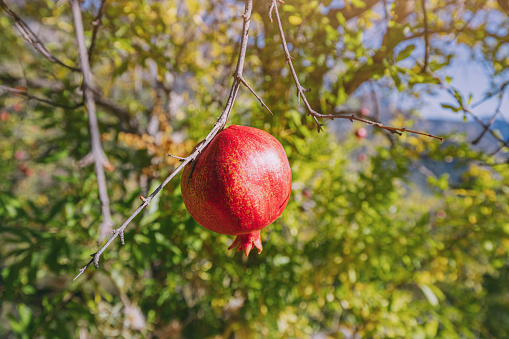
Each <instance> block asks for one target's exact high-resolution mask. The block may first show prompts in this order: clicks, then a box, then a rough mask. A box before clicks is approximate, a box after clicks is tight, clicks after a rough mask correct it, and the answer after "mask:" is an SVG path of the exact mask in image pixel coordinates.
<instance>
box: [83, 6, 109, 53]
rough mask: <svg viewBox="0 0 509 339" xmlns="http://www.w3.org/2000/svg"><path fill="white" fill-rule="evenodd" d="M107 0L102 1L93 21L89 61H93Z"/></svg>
mask: <svg viewBox="0 0 509 339" xmlns="http://www.w3.org/2000/svg"><path fill="white" fill-rule="evenodd" d="M106 1H107V0H103V1H102V2H101V7H99V12H98V13H97V16H96V17H95V19H94V21H92V26H94V28H93V30H92V40H91V42H90V46H89V47H88V62H89V63H91V62H92V52H93V51H94V47H95V39H96V38H97V32H98V31H99V27H100V26H101V23H102V17H103V13H104V6H105V5H106Z"/></svg>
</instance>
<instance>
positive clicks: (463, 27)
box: [0, 0, 509, 338]
mask: <svg viewBox="0 0 509 339" xmlns="http://www.w3.org/2000/svg"><path fill="white" fill-rule="evenodd" d="M0 7H1V8H2V10H3V12H2V13H3V14H2V16H0V45H1V46H2V53H1V54H0V82H1V83H0V107H1V109H0V110H1V112H0V120H1V124H0V126H1V127H0V128H1V130H2V134H1V135H2V138H1V139H0V165H1V166H2V168H3V173H4V176H3V177H4V178H5V179H4V180H2V181H0V201H1V204H0V216H1V220H2V223H1V225H0V232H1V234H2V236H1V237H0V256H1V257H2V258H3V260H2V263H1V264H0V269H1V275H0V277H1V280H0V295H1V300H2V304H1V313H0V335H2V337H16V336H17V337H48V338H53V337H77V336H80V337H84V338H85V337H102V336H122V337H145V336H154V337H164V338H166V337H200V338H202V337H214V336H218V337H224V338H230V337H240V338H244V337H274V338H280V337H309V336H311V335H316V334H323V335H330V336H332V337H345V338H354V337H356V336H359V337H375V338H381V337H444V338H454V337H486V338H489V337H494V338H503V337H507V336H508V334H509V333H508V332H509V326H508V325H507V324H509V322H508V318H509V309H508V305H507V302H506V300H507V293H508V289H507V287H506V284H505V283H504V282H505V280H504V279H505V277H506V276H507V274H508V266H507V263H508V261H507V255H508V252H507V250H508V247H509V226H508V225H509V224H508V223H507V220H509V219H508V198H507V197H508V194H507V193H508V181H509V172H508V167H507V165H506V164H504V162H505V161H506V160H507V153H506V152H507V147H506V146H505V145H506V140H507V135H505V134H504V129H503V128H502V127H503V126H505V125H504V124H502V125H500V123H504V120H502V118H503V117H504V115H503V110H504V109H506V106H505V105H504V101H503V100H504V93H505V88H506V85H507V83H508V79H507V71H506V69H507V60H508V50H507V40H508V37H509V36H508V31H507V27H509V19H508V12H507V9H506V8H505V7H504V6H503V5H501V4H499V3H498V2H497V1H475V0H474V1H462V2H458V1H441V0H427V1H390V0H387V1H370V0H366V1H359V0H355V1H353V0H350V1H345V2H344V3H339V2H337V1H305V0H294V1H288V3H287V4H284V5H281V6H279V7H278V10H279V14H280V15H281V23H282V26H283V29H284V33H285V36H286V39H287V42H288V48H289V53H290V54H291V56H292V57H293V58H294V60H292V62H293V65H294V67H295V69H296V71H297V75H298V79H299V81H300V83H301V84H302V86H304V87H306V88H311V89H312V91H311V92H306V93H305V95H306V98H307V101H308V103H309V105H310V107H312V108H313V109H314V110H316V112H321V113H323V114H341V113H347V114H350V115H351V114H353V115H354V117H356V118H359V119H368V120H373V121H379V122H382V123H384V124H387V125H391V126H395V127H397V128H412V124H413V120H415V121H416V123H417V125H418V126H420V127H426V125H424V124H425V122H422V121H420V120H418V119H415V118H416V117H417V116H418V113H419V110H420V107H421V104H422V101H423V100H426V98H429V97H428V96H427V93H428V92H440V93H444V94H448V95H450V101H449V102H447V103H444V108H445V109H449V110H451V111H454V112H457V114H459V115H464V116H465V118H466V120H467V122H468V121H472V122H473V123H476V124H477V125H478V126H480V127H479V129H480V131H477V132H476V134H471V135H470V134H467V135H459V134H456V133H455V134H453V135H451V136H449V137H447V139H446V142H444V143H440V142H438V141H436V140H433V139H429V138H426V137H421V136H419V135H410V134H408V133H403V134H402V135H401V136H398V135H397V134H393V133H390V131H388V130H381V129H376V128H375V127H366V126H364V125H363V124H362V123H360V122H355V123H354V128H355V129H357V128H359V127H366V128H367V131H368V134H369V137H368V138H367V139H360V140H359V139H358V138H356V137H355V136H354V133H353V131H352V130H350V125H351V123H350V122H349V121H346V120H344V119H343V120H339V121H334V122H330V123H326V125H325V127H324V129H325V132H326V133H317V132H316V122H315V121H314V119H312V117H309V116H307V115H306V113H307V109H306V108H305V107H300V108H299V103H300V106H303V100H304V98H303V97H300V98H299V97H297V96H296V95H295V93H296V92H295V84H294V80H293V79H292V77H291V75H290V72H289V70H288V65H287V60H286V55H285V52H284V50H283V48H282V47H281V37H280V35H279V34H280V33H279V30H278V25H277V20H276V17H275V12H273V13H272V19H274V21H275V22H271V18H270V17H269V15H268V9H269V7H270V2H265V1H255V2H254V7H253V13H252V16H251V27H250V37H251V38H250V39H249V40H248V46H247V55H246V59H245V67H244V75H243V77H244V79H245V80H246V81H247V83H249V84H250V86H251V87H252V88H253V89H254V90H255V91H256V92H257V93H258V94H259V95H260V97H261V98H262V99H263V101H264V103H266V104H267V106H268V107H269V108H270V110H271V111H272V112H273V113H274V115H271V114H270V113H268V112H267V110H266V109H265V108H264V107H263V106H262V105H261V104H260V102H259V101H258V100H257V98H256V97H255V96H253V95H252V94H251V93H250V92H249V91H248V90H246V89H247V88H246V87H241V88H240V91H239V94H238V98H237V100H236V102H235V106H234V109H233V113H232V114H231V116H230V118H229V120H228V121H229V122H228V123H229V124H244V125H251V126H254V127H258V128H262V129H264V130H266V131H268V132H270V133H271V134H272V135H274V136H275V137H276V138H278V139H279V140H280V141H281V142H282V144H283V145H284V147H285V150H286V152H287V154H288V156H289V160H290V164H291V166H292V174H293V181H294V184H293V188H292V198H291V200H290V203H289V204H288V207H287V209H286V210H285V212H284V213H283V215H282V217H281V218H280V219H278V220H277V221H276V222H275V223H274V224H273V225H272V226H270V227H269V228H268V232H266V237H267V239H266V240H265V241H264V252H263V253H262V254H261V255H259V256H254V255H251V256H250V257H249V258H248V259H246V258H244V257H242V256H240V255H238V254H237V253H233V252H226V250H225V249H226V247H227V246H228V245H229V244H230V242H231V239H230V237H228V236H222V235H217V234H213V233H211V232H208V231H206V230H204V229H203V228H202V227H200V226H199V225H198V224H197V223H196V222H195V221H194V220H193V219H192V218H191V217H190V216H189V214H188V213H187V211H186V210H185V207H184V205H183V202H182V198H181V195H180V187H179V181H178V180H173V181H170V182H169V184H168V185H166V186H165V188H164V189H163V190H162V191H161V193H160V194H158V195H157V196H155V197H154V198H153V200H152V201H151V203H150V205H149V206H148V208H147V209H146V210H144V211H143V213H142V215H141V216H139V217H137V218H136V219H134V221H133V222H132V223H131V224H130V225H129V227H128V228H127V229H126V230H125V245H124V246H119V242H114V243H113V244H112V245H111V246H110V247H109V248H108V250H107V252H105V254H104V256H103V257H102V258H101V267H100V269H98V270H96V269H94V268H90V269H88V270H87V271H86V272H84V273H83V275H82V276H81V277H80V278H79V279H78V280H76V281H75V282H74V283H72V282H71V281H72V279H73V278H74V276H75V275H76V273H77V268H79V267H82V265H83V264H84V262H83V261H84V260H85V261H86V259H85V258H86V257H87V256H88V255H89V254H90V253H92V252H93V251H95V250H94V249H95V248H99V246H100V245H101V243H98V242H97V239H98V238H99V236H100V225H101V223H103V222H104V220H105V214H104V208H103V207H104V200H103V202H102V203H101V199H99V192H98V185H97V179H96V177H97V176H96V172H95V171H94V166H92V164H93V161H94V157H93V156H91V150H92V146H91V137H90V128H89V114H87V110H85V108H86V107H87V108H89V107H90V106H89V105H88V103H87V101H86V100H84V92H86V91H87V88H88V89H89V90H90V89H92V95H93V100H94V102H95V104H96V106H97V118H98V129H99V131H100V132H101V134H100V137H101V140H100V141H101V144H102V145H101V147H102V149H103V151H104V153H101V154H103V155H101V157H100V159H101V164H102V166H104V167H105V168H106V169H107V170H109V171H110V172H107V173H106V183H107V192H108V194H109V204H108V206H109V208H110V209H111V218H112V221H113V223H114V224H115V225H120V224H121V223H122V222H123V221H124V220H125V218H126V217H127V216H128V215H130V214H131V213H132V211H133V210H134V209H136V207H137V206H139V200H138V196H139V195H140V194H141V195H143V196H147V195H148V194H149V193H151V192H152V191H153V190H154V189H155V188H156V187H157V186H159V184H160V183H161V182H162V181H163V180H164V178H166V176H167V175H168V174H169V173H170V172H171V171H172V170H173V169H174V168H175V167H177V166H178V165H179V164H180V163H179V160H178V159H174V158H171V157H167V156H166V154H167V153H170V154H173V155H176V156H182V157H185V156H187V155H188V154H190V153H191V151H192V149H193V147H194V146H195V145H196V144H197V142H198V141H200V140H202V139H203V138H204V137H205V136H206V135H207V134H208V133H209V132H210V130H211V129H212V127H213V126H214V124H215V123H216V121H217V118H218V116H219V115H220V113H221V112H222V111H223V108H224V106H225V104H226V102H225V100H226V98H227V97H228V93H229V91H230V88H231V83H232V81H235V79H236V78H233V79H232V74H234V71H235V67H236V61H237V59H238V50H239V49H238V43H239V41H240V37H241V32H242V26H243V22H244V20H243V18H242V14H243V13H244V2H240V1H232V0H230V1H227V0H220V1H201V0H196V1H195V0H186V1H148V0H130V1H122V2H116V1H106V0H103V1H85V2H84V3H83V4H82V13H81V14H82V16H83V23H84V32H85V42H86V46H87V48H88V51H87V52H88V56H89V62H90V66H91V74H92V80H91V82H92V85H88V86H87V84H83V78H82V74H83V72H82V70H81V68H80V67H81V66H82V63H80V62H79V53H78V48H77V47H76V46H77V44H76V30H75V24H76V21H75V19H73V12H72V10H71V7H72V5H71V4H69V3H68V2H62V1H58V2H54V1H50V0H46V1H43V0H41V1H39V0H38V1H4V0H0ZM459 48H461V49H462V50H467V51H468V53H470V55H471V57H472V59H473V60H475V61H477V62H479V63H482V64H483V65H485V66H486V70H487V73H488V74H489V76H490V82H491V84H490V86H491V87H490V89H489V90H488V91H487V92H486V95H485V97H483V98H469V97H468V93H461V91H459V90H458V89H457V88H455V87H454V81H452V82H451V78H452V77H454V74H451V73H449V72H448V68H447V66H448V65H449V64H450V63H451V62H452V61H453V60H454V59H455V58H457V57H458V49H459ZM396 92H397V98H398V100H396V105H393V104H392V103H391V102H390V100H388V99H387V98H390V97H393V96H395V93H396ZM488 100H492V101H494V102H495V103H496V105H495V109H494V110H493V111H491V112H487V113H489V114H488V115H487V117H488V119H483V118H479V117H478V114H479V113H484V112H482V110H484V108H483V107H484V106H482V105H481V103H482V102H484V101H488ZM394 106H395V108H391V107H394ZM480 111H481V112H480ZM89 112H90V109H88V113H89ZM492 117H493V118H492ZM490 118H492V119H490ZM320 123H325V121H323V120H320ZM457 124H461V122H458V123H457ZM499 126H502V127H499ZM428 127H429V125H428ZM414 129H416V128H414ZM421 129H422V128H421ZM467 131H468V130H467ZM428 132H430V133H433V134H435V131H433V130H428ZM481 132H482V134H481ZM472 142H475V143H476V144H482V143H483V142H485V144H486V145H488V146H489V147H490V148H489V149H488V152H484V151H486V150H487V148H486V147H488V146H486V147H483V148H479V147H473V146H472V145H471V143H472ZM483 150H484V151H483ZM95 159H98V158H97V157H96V158H95Z"/></svg>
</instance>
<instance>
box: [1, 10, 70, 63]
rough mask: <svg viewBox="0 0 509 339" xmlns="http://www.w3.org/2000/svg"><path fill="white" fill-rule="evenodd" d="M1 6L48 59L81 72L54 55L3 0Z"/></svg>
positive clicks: (19, 29)
mask: <svg viewBox="0 0 509 339" xmlns="http://www.w3.org/2000/svg"><path fill="white" fill-rule="evenodd" d="M0 7H2V9H3V10H4V11H5V12H6V13H7V14H8V15H9V16H10V17H11V18H12V19H13V20H14V25H15V26H16V28H17V29H18V31H19V32H20V33H21V35H22V36H23V38H24V39H25V40H26V41H27V42H28V43H30V44H31V45H32V46H34V48H35V49H36V50H37V51H38V52H39V53H41V54H42V55H43V56H44V57H45V58H46V59H48V60H49V61H51V62H53V63H56V64H59V65H61V66H64V67H65V68H68V69H70V70H71V71H75V72H79V69H78V68H76V67H72V66H69V65H67V64H65V63H64V62H62V61H61V60H60V59H58V58H57V57H56V56H55V55H53V54H52V53H51V52H50V51H48V49H47V48H46V46H44V44H43V43H42V41H41V40H40V39H39V37H37V35H36V34H35V33H34V32H33V31H32V30H31V29H30V27H28V25H27V24H26V23H25V22H24V21H23V20H22V19H21V18H20V17H19V16H18V15H17V14H16V13H14V12H13V11H12V10H11V9H10V8H9V7H8V6H7V5H6V4H5V2H4V1H3V0H0Z"/></svg>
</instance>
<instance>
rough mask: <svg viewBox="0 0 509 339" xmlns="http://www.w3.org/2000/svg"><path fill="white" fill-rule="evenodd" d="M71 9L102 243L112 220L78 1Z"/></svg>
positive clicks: (74, 2)
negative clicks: (97, 199) (81, 78)
mask: <svg viewBox="0 0 509 339" xmlns="http://www.w3.org/2000/svg"><path fill="white" fill-rule="evenodd" d="M71 7H72V14H73V18H74V27H75V30H76V39H77V41H78V53H79V57H80V66H81V72H82V73H83V94H84V95H85V101H86V105H87V111H88V122H89V125H90V137H91V139H92V153H93V155H94V162H95V172H96V176H97V186H98V189H99V199H100V200H101V209H102V216H103V222H102V224H101V226H100V228H99V241H102V240H103V239H104V237H105V236H106V234H107V233H108V232H109V230H110V229H111V227H112V225H113V220H112V219H111V211H110V199H109V197H108V188H107V186H106V176H105V174H104V167H103V166H104V161H103V158H104V155H103V154H104V153H103V150H102V146H101V136H100V133H99V125H98V123H97V115H96V107H95V100H94V93H93V91H92V82H91V78H90V75H91V72H90V64H89V63H88V55H87V47H86V46H85V32H84V30H83V20H82V18H81V9H80V4H79V2H78V0H73V1H71Z"/></svg>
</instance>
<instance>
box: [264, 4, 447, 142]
mask: <svg viewBox="0 0 509 339" xmlns="http://www.w3.org/2000/svg"><path fill="white" fill-rule="evenodd" d="M279 3H282V0H272V2H271V5H270V9H269V16H270V17H271V18H272V11H274V13H275V16H276V21H277V24H278V28H279V36H280V37H281V44H282V46H283V49H284V52H285V58H286V62H287V64H288V67H289V68H290V72H291V74H292V77H293V81H294V82H295V85H296V86H297V97H298V99H299V102H300V99H302V101H303V102H304V105H305V106H306V108H307V111H308V113H307V114H308V115H309V116H312V117H313V119H314V120H315V123H316V125H317V130H318V132H320V131H321V130H322V126H323V125H322V124H320V123H319V122H318V118H321V119H323V118H325V119H331V120H334V119H348V120H350V121H351V122H353V121H354V120H356V121H360V122H363V123H365V124H368V125H372V126H376V127H378V128H380V129H384V130H387V131H389V132H391V133H394V134H401V133H402V132H409V133H414V134H420V135H424V136H428V137H431V138H435V139H439V140H443V138H441V137H437V136H435V135H432V134H428V133H423V132H417V131H413V130H409V129H406V128H404V127H403V128H398V127H389V126H384V125H383V124H382V123H379V122H375V121H371V120H367V119H363V118H359V117H356V116H355V115H354V114H322V113H319V112H317V111H315V110H314V109H313V108H312V107H311V105H310V104H309V102H308V100H307V98H306V94H305V93H306V92H310V91H311V90H310V89H306V88H304V87H302V86H301V84H300V82H299V79H298V77H297V72H296V71H295V68H294V66H293V63H292V59H293V58H292V57H291V56H290V52H289V50H288V46H287V45H286V39H285V35H284V31H283V25H282V24H281V18H280V16H279V11H278V8H277V7H278V4H279Z"/></svg>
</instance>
